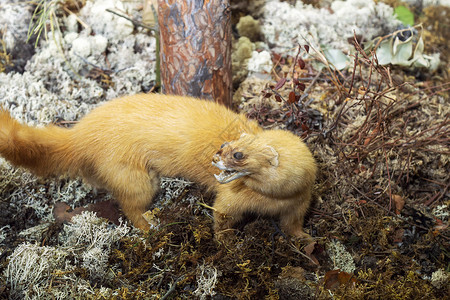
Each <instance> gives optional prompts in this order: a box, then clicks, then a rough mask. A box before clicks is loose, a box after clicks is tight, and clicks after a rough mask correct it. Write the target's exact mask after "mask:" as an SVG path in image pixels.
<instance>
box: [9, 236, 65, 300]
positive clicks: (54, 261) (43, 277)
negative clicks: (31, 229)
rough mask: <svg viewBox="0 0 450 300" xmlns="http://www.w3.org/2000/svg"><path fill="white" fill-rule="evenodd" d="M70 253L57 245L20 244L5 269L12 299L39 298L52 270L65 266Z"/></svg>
mask: <svg viewBox="0 0 450 300" xmlns="http://www.w3.org/2000/svg"><path fill="white" fill-rule="evenodd" d="M68 255H69V253H68V252H67V251H65V250H62V249H57V248H55V247H45V246H44V247H41V246H38V245H37V244H30V243H25V244H21V245H19V246H18V247H17V248H16V249H15V250H14V252H13V254H11V256H10V257H9V263H8V266H7V268H6V271H5V277H6V281H7V284H8V285H9V287H10V289H11V292H10V298H11V299H20V298H23V299H39V297H40V296H41V295H42V292H43V290H42V286H43V285H44V286H48V284H49V281H50V280H51V278H52V276H51V274H52V272H53V271H54V270H56V269H59V268H63V267H64V259H65V258H66V257H67V256H68Z"/></svg>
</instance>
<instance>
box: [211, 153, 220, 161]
mask: <svg viewBox="0 0 450 300" xmlns="http://www.w3.org/2000/svg"><path fill="white" fill-rule="evenodd" d="M212 161H213V162H215V163H217V162H219V161H220V156H219V154H218V153H216V154H214V156H213V158H212Z"/></svg>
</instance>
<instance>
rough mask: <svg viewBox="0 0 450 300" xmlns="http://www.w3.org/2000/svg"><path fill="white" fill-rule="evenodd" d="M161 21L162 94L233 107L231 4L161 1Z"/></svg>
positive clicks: (210, 0)
mask: <svg viewBox="0 0 450 300" xmlns="http://www.w3.org/2000/svg"><path fill="white" fill-rule="evenodd" d="M158 21H159V28H160V43H161V49H160V59H161V82H162V88H163V92H164V93H167V94H176V95H189V96H194V97H198V98H204V99H213V100H215V101H216V102H219V103H222V104H224V105H226V106H231V89H232V81H231V12H230V10H229V0H182V1H181V0H178V1H177V0H158Z"/></svg>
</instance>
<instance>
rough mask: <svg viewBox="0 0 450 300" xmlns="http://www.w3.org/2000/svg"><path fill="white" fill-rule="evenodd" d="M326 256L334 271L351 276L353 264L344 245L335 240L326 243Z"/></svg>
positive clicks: (353, 268)
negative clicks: (337, 270)
mask: <svg viewBox="0 0 450 300" xmlns="http://www.w3.org/2000/svg"><path fill="white" fill-rule="evenodd" d="M327 249H328V255H329V256H330V259H331V261H332V262H333V264H334V266H335V268H336V269H340V270H341V271H344V272H347V273H350V274H352V273H353V272H354V271H355V269H356V266H355V262H354V261H353V257H352V255H351V254H350V253H348V251H347V250H346V249H345V247H344V245H342V243H341V242H339V241H337V240H333V241H331V242H330V243H328V248H327Z"/></svg>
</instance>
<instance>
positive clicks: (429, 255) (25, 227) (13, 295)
mask: <svg viewBox="0 0 450 300" xmlns="http://www.w3.org/2000/svg"><path fill="white" fill-rule="evenodd" d="M310 2H315V1H310ZM316 2H320V1H316ZM385 2H388V1H385ZM391 2H392V1H391ZM0 3H1V2H0ZM1 9H2V7H1V6H0V10H1ZM3 9H4V8H3ZM440 11H446V12H447V16H448V14H449V13H450V8H449V7H443V6H439V7H431V8H428V10H424V11H422V12H421V13H419V12H416V17H418V18H420V21H421V22H422V23H423V24H424V26H423V29H421V30H422V33H423V37H424V40H425V45H426V47H425V48H426V49H427V50H429V51H430V52H439V53H441V56H440V59H441V63H440V66H439V68H437V70H434V71H429V70H428V69H426V68H417V69H408V68H403V67H400V66H392V65H386V66H382V65H379V64H378V63H377V62H376V60H374V59H373V57H372V56H371V55H370V53H368V52H366V51H364V50H362V49H361V48H360V47H359V44H358V43H357V42H352V43H353V44H354V46H353V47H354V52H353V54H352V56H353V58H354V59H353V60H352V63H351V65H350V66H349V67H347V68H345V69H343V70H341V71H336V70H335V69H334V68H333V67H332V66H331V65H330V64H329V63H328V62H327V61H326V60H323V58H322V56H321V55H320V53H321V52H320V51H319V52H314V51H313V49H312V48H309V47H308V46H306V47H305V44H301V45H298V46H296V47H295V51H294V54H288V53H278V52H277V51H272V52H271V57H272V64H273V67H272V71H271V73H270V77H269V78H268V77H267V76H266V77H264V79H262V78H261V77H247V78H246V79H245V80H240V81H239V83H238V84H237V86H236V87H237V89H236V92H235V97H234V99H235V100H234V104H235V107H236V109H238V110H240V111H241V112H242V113H245V114H247V115H248V117H249V118H252V119H255V120H257V121H258V122H259V123H260V124H261V126H263V127H264V128H267V129H270V128H283V129H286V130H290V131H292V132H294V133H296V134H297V135H299V136H301V137H302V138H304V140H305V142H306V143H307V144H308V146H309V147H310V149H311V151H312V152H313V154H314V157H315V158H316V160H317V162H318V166H319V175H318V179H317V181H316V184H315V188H314V192H313V205H312V207H311V209H310V212H309V214H308V216H307V218H306V221H305V230H306V231H307V232H308V233H309V234H310V235H311V236H312V237H313V238H314V242H308V243H305V241H301V240H295V239H291V238H289V237H286V236H285V235H284V234H283V233H282V232H281V231H280V230H279V228H278V226H277V220H271V219H268V218H264V217H255V218H250V219H249V220H247V221H248V222H246V223H245V224H241V226H240V227H239V228H237V229H236V237H235V239H234V242H233V243H232V244H227V245H223V244H220V243H218V242H217V241H216V240H215V239H214V233H213V228H212V224H213V219H212V216H211V215H212V214H211V211H210V209H209V208H208V207H209V206H211V205H212V204H213V201H214V199H213V197H212V196H206V195H205V194H204V193H203V192H204V191H203V189H202V187H200V186H197V185H195V184H192V183H189V182H187V181H184V180H182V179H170V178H166V179H164V180H163V181H162V184H163V186H162V188H163V189H162V192H161V194H160V195H159V196H158V199H156V201H155V205H154V207H152V209H151V211H150V212H149V213H148V217H149V218H150V219H152V220H154V221H155V222H156V221H157V223H158V226H156V227H155V228H154V229H152V230H150V231H149V232H145V233H144V232H142V231H139V230H137V229H134V228H132V227H131V226H129V225H126V224H125V223H124V222H122V219H123V220H124V219H125V218H124V217H123V215H122V214H121V212H120V211H119V210H118V208H117V207H116V206H115V205H114V203H113V202H112V201H110V197H109V195H108V194H106V193H104V192H101V191H100V192H97V191H95V190H93V189H91V188H90V187H87V186H85V185H84V184H83V183H82V182H81V181H79V180H78V181H70V180H67V179H61V180H58V179H52V180H44V179H38V178H35V177H34V176H33V175H31V174H29V173H27V172H26V171H24V170H17V169H15V168H12V167H11V166H10V165H8V164H7V163H5V162H4V163H3V164H0V170H1V171H0V216H1V217H0V299H8V298H9V299H24V298H30V299H50V298H51V299H55V298H61V299H79V298H83V299H192V298H198V299H208V298H212V299H263V298H267V299H383V298H384V299H445V298H447V299H448V297H449V296H448V295H450V285H449V282H450V276H449V274H450V273H449V272H450V264H449V262H450V250H449V249H450V247H449V240H450V230H449V228H448V224H449V205H450V197H449V194H450V191H449V184H450V163H449V161H450V160H449V157H450V156H449V154H450V140H449V139H450V120H449V115H450V114H449V111H450V105H449V104H450V103H449V88H450V85H449V82H450V76H449V75H450V74H449V73H450V61H449V59H450V58H449V48H448V40H450V35H449V29H448V27H446V26H448V22H447V23H445V21H442V20H441V21H442V22H435V20H436V18H437V16H439V12H440ZM444 15H445V14H444ZM439 24H441V25H439ZM442 24H447V25H446V26H443V25H442ZM133 35H136V32H133ZM352 40H353V39H352V38H351V37H350V41H352ZM42 43H44V42H42ZM149 43H150V42H148V44H149ZM0 45H1V44H0ZM133 47H134V44H133ZM133 47H132V48H133ZM137 48H139V47H134V49H137ZM40 49H44V50H46V51H48V47H47V48H45V47H44V46H42V47H37V48H36V49H35V50H33V51H31V50H30V51H31V52H33V53H32V54H31V55H30V56H29V57H28V58H27V59H32V58H31V57H32V56H33V55H35V54H34V51H36V53H38V52H39V51H40ZM141 52H142V53H145V51H142V50H141ZM297 52H298V53H299V55H297V54H296V53H297ZM308 52H311V55H310V56H304V55H305V54H307V53H308ZM1 55H2V54H1V53H0V59H3V60H0V61H1V62H2V63H3V64H4V65H6V63H7V59H6V58H7V56H6V52H5V53H4V55H5V56H4V57H3V58H2V56H1ZM143 55H144V54H143ZM302 57H303V58H302ZM111 58H112V56H111ZM8 59H14V57H9V58H8ZM24 59H25V58H24ZM25 60H26V59H25ZM111 61H112V62H113V59H111ZM317 62H321V63H322V66H321V67H320V68H319V67H318V64H317ZM88 66H89V65H88ZM85 67H86V66H85ZM28 68H31V67H30V66H28ZM55 68H56V67H55ZM50 69H51V68H50ZM94 69H95V68H92V70H90V72H86V73H85V74H82V76H85V77H86V78H88V79H89V80H91V81H92V82H95V84H97V85H98V87H100V91H101V92H100V93H101V96H98V101H97V100H96V101H94V102H92V103H88V104H86V103H84V104H83V105H84V106H82V107H83V109H82V111H81V112H77V113H74V114H72V113H71V110H70V109H71V107H76V106H77V105H78V104H79V103H81V102H83V100H76V99H75V100H73V101H71V102H70V101H65V102H55V103H56V104H55V105H56V106H57V107H59V110H60V111H63V113H61V114H62V115H63V116H64V117H63V118H62V119H59V118H57V116H58V113H53V112H52V111H50V115H46V116H44V117H40V116H39V115H38V114H37V113H36V114H33V113H31V115H30V116H28V117H26V118H25V119H24V120H25V121H27V122H29V123H33V122H37V123H39V122H44V123H45V122H55V123H59V124H62V125H64V126H67V123H70V122H71V121H75V120H76V119H78V118H79V117H81V115H83V114H84V113H86V111H88V110H90V109H91V108H92V107H94V106H95V105H96V103H98V102H101V101H103V100H107V99H110V98H112V97H114V96H116V95H121V94H125V93H133V92H139V91H148V90H150V89H151V88H150V87H149V84H148V82H147V81H142V80H141V81H140V82H139V83H138V84H137V85H139V89H140V90H130V89H131V86H133V81H132V80H135V79H126V80H130V81H129V82H131V83H130V84H128V85H127V84H125V83H124V81H125V79H124V78H119V77H114V76H115V75H114V74H113V75H111V73H108V72H106V71H105V70H102V69H99V68H96V70H94ZM6 71H7V72H9V75H1V76H3V77H0V83H2V85H3V87H2V90H0V101H2V102H0V103H2V104H3V105H4V106H5V107H7V108H9V109H11V108H16V109H17V111H19V113H24V110H26V109H30V107H29V105H30V104H23V106H21V104H20V103H21V102H20V101H22V100H20V99H19V98H17V99H16V98H14V97H19V96H11V95H13V94H14V95H16V94H20V93H21V92H20V91H19V92H17V90H14V88H13V87H6V85H7V84H6V83H8V84H10V85H11V86H13V85H14V84H16V85H18V84H19V83H18V82H21V81H20V80H22V79H20V80H19V79H18V78H19V77H14V76H19V75H14V74H15V73H20V74H27V72H30V70H29V69H28V71H27V69H26V68H25V71H24V70H18V69H14V68H13V67H10V68H9V69H8V68H6ZM40 71H41V70H40ZM94 71H95V72H94ZM35 72H37V71H35ZM49 72H51V71H49ZM54 72H60V71H54ZM39 74H40V73H39ZM20 76H25V75H20ZM27 76H28V75H27ZM30 76H31V75H30ZM39 76H41V77H42V75H39ZM39 76H38V77H39ZM108 76H110V77H108ZM69 77H70V76H69ZM135 77H136V76H135ZM135 77H133V78H135ZM20 78H22V77H20ZM69 79H70V78H69ZM153 79H154V78H153V77H152V78H151V80H153ZM151 80H150V79H149V81H151ZM91 81H89V82H88V81H86V82H85V81H76V80H73V86H77V85H78V87H79V88H80V89H82V87H83V85H84V86H88V87H89V89H90V90H89V92H86V93H87V94H90V93H91V94H92V89H93V85H90V84H91V83H90V82H91ZM115 82H116V85H115V86H114V83H115ZM120 84H122V85H120ZM30 85H31V84H30ZM135 85H136V84H135ZM80 86H81V87H80ZM46 88H47V90H51V88H49V87H48V86H46ZM71 89H75V88H74V87H71ZM108 89H110V90H108ZM112 91H113V92H112ZM58 92H59V91H56V93H58ZM27 93H32V92H30V90H29V89H28V90H27V92H26V93H24V94H27ZM39 93H41V92H39ZM39 93H38V94H37V95H34V94H31V96H29V97H35V98H39V97H42V96H41V94H39ZM74 94H76V93H72V96H73V95H74ZM33 95H34V96H33ZM9 96H11V97H13V98H14V99H15V100H14V101H13V100H5V98H6V97H9ZM58 96H61V95H58ZM23 97H24V98H25V99H27V95H25V96H23ZM8 101H9V102H8ZM55 101H56V100H55ZM90 101H93V100H90ZM33 103H35V102H33ZM36 103H37V102H36ZM35 105H37V104H33V105H32V106H35ZM39 105H40V106H39ZM39 105H37V106H38V107H40V108H41V109H42V107H44V106H45V105H48V103H46V104H39ZM80 105H81V104H80ZM78 106H79V105H78ZM24 107H25V108H24ZM52 113H53V115H52ZM65 202H67V204H66V203H65ZM92 212H94V213H95V214H94V213H92ZM98 217H101V218H98ZM72 218H73V219H72Z"/></svg>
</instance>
